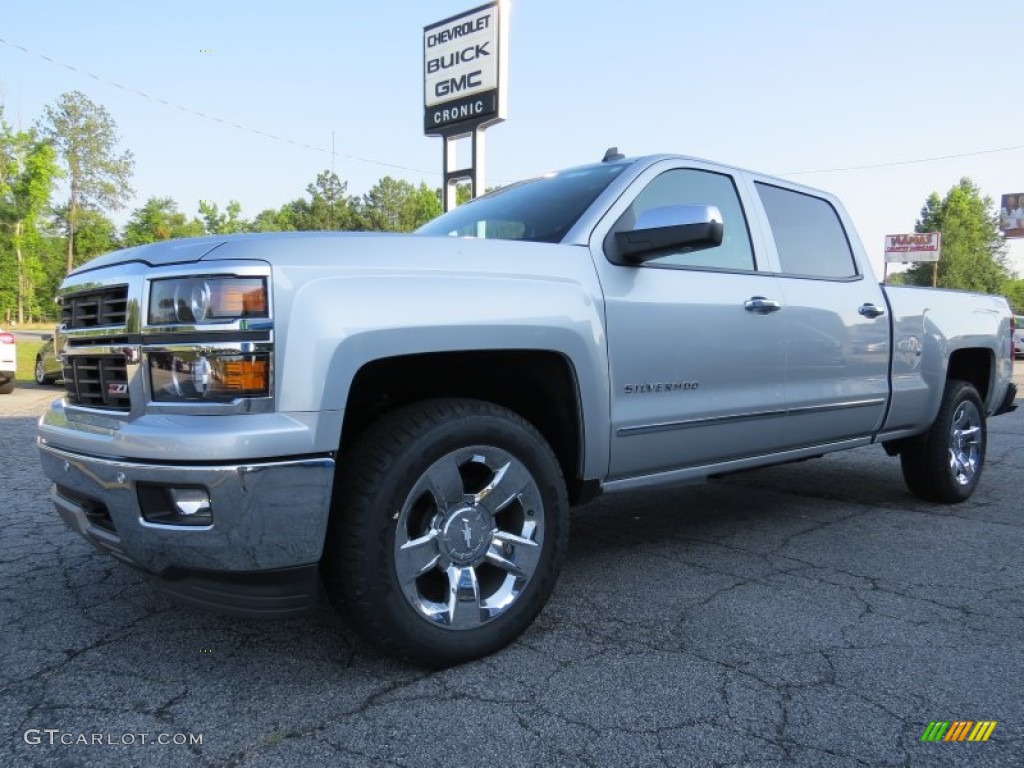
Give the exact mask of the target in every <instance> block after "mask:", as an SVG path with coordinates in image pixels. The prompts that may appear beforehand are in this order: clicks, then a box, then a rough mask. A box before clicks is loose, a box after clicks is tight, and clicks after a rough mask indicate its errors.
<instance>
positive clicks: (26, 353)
mask: <svg viewBox="0 0 1024 768" xmlns="http://www.w3.org/2000/svg"><path fill="white" fill-rule="evenodd" d="M42 346H43V342H41V341H19V342H18V373H17V375H16V376H15V377H14V380H15V381H17V382H18V383H24V382H29V381H30V382H35V380H36V377H35V370H36V355H37V354H38V353H39V349H40V348H41V347H42Z"/></svg>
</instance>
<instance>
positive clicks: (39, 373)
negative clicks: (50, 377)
mask: <svg viewBox="0 0 1024 768" xmlns="http://www.w3.org/2000/svg"><path fill="white" fill-rule="evenodd" d="M35 374H36V384H39V385H43V384H46V383H48V382H47V381H46V369H45V368H44V367H43V358H41V357H39V356H38V355H36V370H35Z"/></svg>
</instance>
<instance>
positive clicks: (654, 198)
mask: <svg viewBox="0 0 1024 768" xmlns="http://www.w3.org/2000/svg"><path fill="white" fill-rule="evenodd" d="M670 205H714V206H716V207H717V208H718V210H719V212H721V214H722V228H723V236H722V244H721V245H720V246H718V247H717V248H708V249H706V250H702V251H693V252H687V251H682V252H679V253H667V254H666V255H665V256H662V257H660V258H657V259H653V260H651V261H649V262H647V263H648V264H654V265H658V264H667V265H672V266H678V267H717V268H719V269H743V270H752V269H754V252H753V249H752V248H751V246H750V234H749V233H748V231H747V219H746V217H745V216H744V215H743V206H741V205H740V199H739V195H737V194H736V187H735V185H734V184H733V181H732V178H730V177H729V176H726V175H724V174H721V173H712V172H710V171H698V170H694V169H691V168H685V169H677V170H672V171H666V172H665V173H663V174H661V175H660V176H657V177H656V178H655V179H654V180H652V181H651V183H650V184H648V185H647V186H646V187H645V188H644V190H643V191H642V192H641V193H640V194H639V195H637V197H636V199H635V200H634V201H633V203H632V205H630V206H629V208H627V209H626V212H625V213H623V214H622V216H621V217H620V218H619V220H618V221H617V222H615V226H614V227H612V232H613V233H614V232H621V231H623V230H628V229H630V228H632V227H633V225H634V223H635V222H636V221H637V219H638V217H639V216H640V214H642V213H643V212H644V211H649V210H651V209H653V208H663V207H666V206H670Z"/></svg>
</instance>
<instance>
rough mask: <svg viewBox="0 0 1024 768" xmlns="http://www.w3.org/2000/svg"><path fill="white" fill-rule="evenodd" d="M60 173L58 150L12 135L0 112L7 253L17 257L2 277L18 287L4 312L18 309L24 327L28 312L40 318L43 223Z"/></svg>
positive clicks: (1, 211)
mask: <svg viewBox="0 0 1024 768" xmlns="http://www.w3.org/2000/svg"><path fill="white" fill-rule="evenodd" d="M58 174H59V168H58V167H57V159H56V152H55V151H54V148H53V146H52V145H51V144H49V143H48V142H47V141H44V140H42V139H40V138H39V136H38V134H37V133H36V132H35V131H34V130H30V131H18V132H13V131H12V130H11V128H10V126H9V125H7V123H6V122H5V121H4V120H3V113H2V111H0V224H2V225H3V229H4V234H5V235H6V238H5V240H6V241H7V242H6V244H5V247H4V250H6V251H8V253H9V254H11V255H13V257H14V258H13V260H11V259H6V260H5V262H6V264H5V268H4V269H2V271H0V275H3V276H4V278H5V279H4V281H3V282H4V283H8V284H9V285H12V286H13V287H14V290H13V292H12V291H8V292H7V296H6V301H7V306H6V307H5V310H6V311H5V314H6V315H8V316H10V314H11V310H12V309H14V308H16V310H15V313H16V316H17V320H18V322H19V323H23V322H25V318H26V314H28V315H29V316H30V317H31V316H33V315H37V314H39V298H38V296H37V292H36V288H37V286H38V284H39V283H40V282H41V281H42V279H43V276H44V274H45V271H44V265H43V262H42V258H43V255H44V250H43V248H42V240H41V237H40V234H39V219H40V216H41V214H42V213H43V211H44V209H45V208H46V206H47V204H48V203H49V200H50V192H51V190H52V188H53V181H54V179H55V178H56V177H57V176H58ZM4 273H6V274H4ZM11 293H13V296H11ZM12 299H13V301H12ZM12 305H13V306H12Z"/></svg>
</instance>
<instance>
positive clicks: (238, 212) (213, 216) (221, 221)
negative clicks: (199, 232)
mask: <svg viewBox="0 0 1024 768" xmlns="http://www.w3.org/2000/svg"><path fill="white" fill-rule="evenodd" d="M199 215H200V216H202V218H203V229H204V230H205V231H206V234H208V235H234V234H237V233H238V232H251V231H252V225H251V224H250V223H249V222H247V221H246V220H245V219H243V218H242V204H241V203H239V202H238V201H237V200H229V201H228V207H227V209H226V210H225V212H224V213H221V212H220V209H219V208H218V207H217V204H216V203H212V204H211V203H207V202H206V201H205V200H200V201H199Z"/></svg>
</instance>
